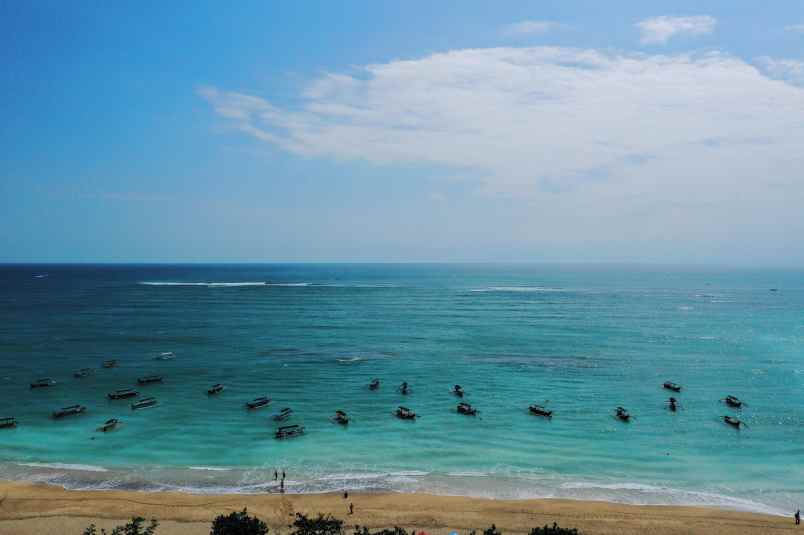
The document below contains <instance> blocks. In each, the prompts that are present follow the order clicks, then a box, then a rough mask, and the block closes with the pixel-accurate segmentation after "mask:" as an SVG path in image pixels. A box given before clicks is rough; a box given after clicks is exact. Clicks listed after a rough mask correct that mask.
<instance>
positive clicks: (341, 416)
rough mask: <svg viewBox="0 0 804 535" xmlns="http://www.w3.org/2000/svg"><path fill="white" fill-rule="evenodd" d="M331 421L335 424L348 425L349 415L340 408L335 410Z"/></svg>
mask: <svg viewBox="0 0 804 535" xmlns="http://www.w3.org/2000/svg"><path fill="white" fill-rule="evenodd" d="M332 421H333V422H335V423H336V424H341V425H349V416H348V415H347V414H346V413H345V412H344V411H342V410H337V411H335V416H333V417H332Z"/></svg>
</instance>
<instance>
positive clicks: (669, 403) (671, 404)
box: [667, 398, 678, 412]
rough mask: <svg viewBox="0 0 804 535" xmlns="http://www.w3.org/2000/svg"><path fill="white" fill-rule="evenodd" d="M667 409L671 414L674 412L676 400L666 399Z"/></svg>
mask: <svg viewBox="0 0 804 535" xmlns="http://www.w3.org/2000/svg"><path fill="white" fill-rule="evenodd" d="M667 408H668V409H670V411H671V412H676V411H677V410H678V400H677V399H676V398H670V399H668V400H667Z"/></svg>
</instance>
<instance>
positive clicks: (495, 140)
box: [0, 0, 804, 266]
mask: <svg viewBox="0 0 804 535" xmlns="http://www.w3.org/2000/svg"><path fill="white" fill-rule="evenodd" d="M0 40H2V46H0V58H2V64H3V69H2V70H0V89H2V94H3V95H4V98H3V100H2V117H3V121H2V122H0V142H2V145H3V147H4V150H3V151H2V155H1V156H0V195H1V196H0V199H2V201H1V202H2V205H0V208H2V210H0V229H2V230H0V261H9V262H16V261H79V262H80V261H225V262H228V261H561V260H565V261H640V262H672V263H726V264H741V265H758V264H767V265H798V266H800V265H802V264H803V263H804V247H802V246H801V236H803V235H804V210H801V209H800V207H801V206H802V204H803V203H804V175H803V174H802V173H801V169H802V168H804V165H802V164H804V150H802V149H804V3H801V2H798V1H792V0H791V1H778V2H773V3H767V4H765V5H762V6H760V4H758V3H756V2H748V1H735V0H727V1H726V0H724V1H720V2H684V1H673V2H650V1H639V2H636V1H634V2H630V1H622V2H614V3H604V2H598V1H561V2H559V1H556V2H547V1H542V2H524V1H523V2H494V3H491V2H471V1H454V2H446V1H445V2H414V1H406V2H367V1H366V2H346V3H344V4H343V5H339V3H336V2H238V3H236V5H234V6H226V5H224V4H222V3H201V2H193V3H191V2H186V3H181V2H137V3H135V2H129V3H123V2H117V3H111V2H105V3H104V2H71V3H65V2H20V1H16V2H9V1H0Z"/></svg>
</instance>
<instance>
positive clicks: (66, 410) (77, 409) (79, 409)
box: [53, 405, 87, 418]
mask: <svg viewBox="0 0 804 535" xmlns="http://www.w3.org/2000/svg"><path fill="white" fill-rule="evenodd" d="M86 410H87V408H86V407H84V406H83V405H70V406H69V407H62V408H60V409H58V410H56V411H53V417H54V418H64V417H65V416H75V415H77V414H81V413H84V412H86Z"/></svg>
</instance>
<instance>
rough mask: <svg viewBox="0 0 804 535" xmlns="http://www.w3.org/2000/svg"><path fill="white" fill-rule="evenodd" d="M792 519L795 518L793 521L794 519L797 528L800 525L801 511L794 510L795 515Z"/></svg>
mask: <svg viewBox="0 0 804 535" xmlns="http://www.w3.org/2000/svg"><path fill="white" fill-rule="evenodd" d="M793 518H795V519H796V525H797V526H798V525H799V524H801V509H797V510H796V514H795V515H793Z"/></svg>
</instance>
